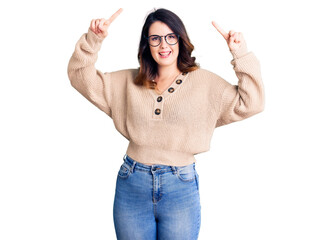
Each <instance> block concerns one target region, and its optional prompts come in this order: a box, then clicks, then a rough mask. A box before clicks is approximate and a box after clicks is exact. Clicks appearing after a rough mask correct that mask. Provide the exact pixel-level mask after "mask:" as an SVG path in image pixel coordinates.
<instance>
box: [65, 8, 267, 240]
mask: <svg viewBox="0 0 333 240" xmlns="http://www.w3.org/2000/svg"><path fill="white" fill-rule="evenodd" d="M121 11H122V9H119V10H118V11H117V12H116V13H115V14H114V15H112V16H111V17H110V18H109V19H107V20H106V19H97V20H92V21H91V25H90V28H89V29H88V33H86V34H83V35H82V37H81V38H80V40H79V41H78V43H77V44H76V47H75V51H74V53H73V56H72V57H71V59H70V62H69V65H68V76H69V79H70V81H71V84H72V86H73V87H74V88H75V89H77V90H78V91H79V92H80V93H81V94H82V95H83V96H84V97H85V98H87V99H88V100H89V101H91V102H92V103H93V104H94V105H96V106H97V107H98V108H99V109H101V110H102V111H104V112H105V113H106V114H107V115H109V116H110V117H111V118H112V119H113V122H114V124H115V127H116V129H117V130H118V131H119V132H120V133H121V134H122V135H123V136H124V137H125V138H126V139H128V140H129V145H128V149H127V151H126V154H125V156H124V158H123V160H124V162H123V163H122V165H121V167H120V170H119V172H118V176H117V183H116V192H115V199H114V206H113V211H114V212H113V217H114V224H115V230H116V234H117V238H118V239H173V240H175V239H182V240H184V239H191V240H193V239H197V238H198V235H199V229H200V222H201V206H200V196H199V179H198V173H197V171H196V169H195V163H196V160H195V158H194V155H195V154H198V153H201V152H205V151H208V150H209V144H210V140H211V137H212V134H213V131H214V129H215V128H217V127H219V126H222V125H225V124H229V123H232V122H235V121H239V120H242V119H245V118H248V117H250V116H252V115H254V114H256V113H259V112H261V111H262V110H263V108H264V90H263V84H262V81H261V74H260V66H259V62H258V60H257V58H256V57H255V56H254V54H253V53H252V52H248V51H247V47H246V43H245V41H244V38H243V36H242V34H241V33H238V32H234V31H230V32H229V33H226V32H224V31H223V30H222V29H221V28H220V27H218V26H217V25H216V24H215V23H214V22H213V25H214V26H215V28H216V29H217V30H218V31H219V32H220V33H221V34H222V36H223V37H224V39H225V40H226V41H227V44H228V46H229V49H230V51H231V54H232V56H233V60H232V61H231V63H232V65H233V66H234V70H235V72H236V75H237V77H238V79H239V82H238V86H234V85H231V84H230V83H228V82H227V81H225V80H224V79H223V78H221V77H219V76H217V75H215V74H213V73H211V72H209V71H207V70H204V69H200V68H199V67H198V65H197V64H196V63H195V58H194V57H192V56H191V53H192V51H193V49H194V47H193V45H192V44H191V42H190V40H189V37H188V35H187V33H186V30H185V27H184V25H183V23H182V21H181V20H180V18H179V17H178V16H177V15H175V14H174V13H173V12H171V11H169V10H166V9H158V10H156V11H154V12H152V13H150V14H149V15H148V17H147V18H146V21H145V24H144V26H143V29H142V33H141V40H140V46H139V53H138V58H139V62H140V68H139V69H129V70H121V71H116V72H111V73H102V72H100V71H99V70H96V69H95V67H94V64H95V62H96V60H97V53H98V51H99V50H100V47H101V44H102V42H103V40H104V39H105V38H106V36H107V35H108V32H107V30H108V27H109V26H110V24H111V22H112V21H113V20H114V19H115V18H116V17H117V16H118V15H119V14H120V13H121Z"/></svg>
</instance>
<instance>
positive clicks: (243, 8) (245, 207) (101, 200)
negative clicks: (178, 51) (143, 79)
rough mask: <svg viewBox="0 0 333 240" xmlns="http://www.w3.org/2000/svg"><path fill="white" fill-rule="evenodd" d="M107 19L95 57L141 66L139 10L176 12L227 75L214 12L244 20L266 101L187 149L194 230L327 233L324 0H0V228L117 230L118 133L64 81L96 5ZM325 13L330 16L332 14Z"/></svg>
mask: <svg viewBox="0 0 333 240" xmlns="http://www.w3.org/2000/svg"><path fill="white" fill-rule="evenodd" d="M119 7H123V8H124V12H123V13H122V14H121V15H120V16H119V18H118V19H117V20H116V21H115V22H114V23H113V24H112V25H111V27H110V29H109V36H108V38H107V39H106V40H105V41H104V43H103V46H102V49H101V51H100V53H99V59H98V62H97V63H96V67H97V68H98V69H100V70H102V71H104V72H110V71H114V70H119V69H126V68H133V67H134V68H135V67H138V62H137V58H136V57H137V48H138V44H139V37H140V31H141V28H142V25H143V22H144V18H145V16H146V15H147V13H148V12H149V11H151V10H152V9H153V8H154V7H157V8H158V7H164V8H167V9H170V10H172V11H174V12H175V13H176V14H177V15H179V16H180V17H181V18H182V20H183V22H184V24H185V26H186V27H187V31H188V33H189V36H190V38H191V41H192V42H193V44H194V46H195V51H194V55H195V56H196V57H197V61H198V62H199V63H200V65H201V67H202V68H205V69H208V70H210V71H212V72H215V73H217V74H219V75H220V76H222V77H223V78H225V79H226V80H228V81H229V82H231V83H233V84H237V78H236V75H235V74H234V72H233V69H232V65H231V64H230V61H231V60H232V59H231V54H230V52H229V49H228V46H227V44H226V42H225V40H224V39H223V38H222V36H221V35H219V33H218V32H217V31H216V30H215V28H214V27H213V26H212V25H211V21H212V20H215V21H217V22H218V23H219V24H220V26H221V27H223V28H224V29H225V30H226V31H229V30H231V29H233V30H235V31H240V32H242V33H243V34H244V37H245V40H246V42H247V45H248V49H249V50H250V51H253V52H254V53H255V54H256V56H257V57H258V59H259V60H260V63H261V68H262V75H263V80H264V85H265V90H266V108H265V111H264V112H262V113H260V114H258V115H255V116H253V117H251V118H249V119H247V120H244V121H241V122H237V123H232V124H230V125H227V126H224V127H220V128H217V129H216V130H215V132H214V136H213V138H212V142H211V149H210V151H209V152H206V153H202V154H200V155H196V159H197V170H198V173H199V175H200V193H201V204H202V223H201V231H200V236H199V239H203V240H206V239H226V240H238V239H241V240H244V239H256V240H267V239H269V240H273V239H274V240H275V239H278V240H281V239H283V240H289V239H290V240H296V239H300V240H305V239H306V240H307V239H314V240H317V239H320V240H329V239H330V240H332V239H333V229H332V226H333V204H332V203H333V176H332V172H333V163H332V160H333V154H332V133H333V131H332V125H331V124H332V120H333V117H332V115H333V114H332V97H331V95H332V87H333V84H332V81H333V78H332V70H331V69H332V54H333V49H332V42H333V34H332V24H331V23H332V21H333V18H332V14H331V7H329V1H322V0H317V1H304V0H303V1H290V0H289V1H286V0H284V1H258V0H257V1H246V0H238V1H236V0H233V1H211V0H205V1H198V2H195V1H179V0H177V1H173V0H169V1H165V0H163V1H162V0H154V1H147V0H146V1H133V2H130V1H123V0H122V1H110V0H109V1H107V0H95V1H82V0H80V1H79V0H75V1H71V0H68V1H66V2H65V1H61V3H58V2H57V1H36V0H30V1H11V2H7V3H6V5H5V4H4V3H3V2H2V3H1V6H0V24H1V38H0V41H1V42H0V46H1V52H0V59H1V68H0V74H1V75H0V79H1V87H0V104H1V118H0V121H1V125H0V138H1V139H0V140H1V145H0V148H1V149H0V158H1V162H0V194H1V196H0V239H2V240H11V239H35V240H39V239H43V240H45V239H48V240H49V239H50V240H51V239H52V240H53V239H57V240H58V239H64V240H67V239H70V240H72V239H80V240H83V239H98V240H103V239H116V237H115V232H114V226H113V219H112V209H113V198H114V190H115V183H116V176H117V172H118V170H119V167H120V165H121V163H122V161H123V160H122V157H123V155H124V153H125V151H126V149H127V144H128V142H127V140H126V139H125V138H124V137H122V136H121V135H120V134H119V133H118V132H117V131H116V129H115V128H114V125H113V122H112V119H110V118H109V117H108V116H107V115H106V114H105V113H103V112H102V111H100V110H98V109H97V108H96V107H95V106H94V105H92V104H91V103H90V102H88V101H87V100H86V99H84V98H83V97H82V96H81V95H80V94H79V93H78V92H77V91H76V90H75V89H74V88H72V87H71V85H70V83H69V80H68V77H67V64H68V61H69V58H70V57H71V55H72V53H73V51H74V46H75V43H76V42H77V40H78V39H79V38H80V36H81V35H82V34H83V33H85V32H86V31H87V30H88V27H89V24H90V21H91V19H93V18H102V17H103V18H108V17H109V16H111V15H112V14H113V13H114V12H115V11H116V10H117V9H118V8H119ZM330 15H331V16H330Z"/></svg>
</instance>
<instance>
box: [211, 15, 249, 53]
mask: <svg viewBox="0 0 333 240" xmlns="http://www.w3.org/2000/svg"><path fill="white" fill-rule="evenodd" d="M212 24H213V26H214V27H215V28H216V30H217V31H218V32H219V33H221V35H222V36H223V37H224V39H225V40H226V41H227V43H228V47H229V49H230V51H236V50H238V49H240V48H241V47H245V46H246V43H245V39H244V37H243V34H242V33H241V32H235V31H233V30H230V31H229V33H226V32H225V31H224V30H223V29H222V28H221V27H220V26H219V25H217V23H216V22H214V21H213V22H212Z"/></svg>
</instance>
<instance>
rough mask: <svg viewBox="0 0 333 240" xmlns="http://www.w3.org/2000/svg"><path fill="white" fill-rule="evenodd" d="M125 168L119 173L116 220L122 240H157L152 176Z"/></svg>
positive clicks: (115, 204) (115, 203)
mask: <svg viewBox="0 0 333 240" xmlns="http://www.w3.org/2000/svg"><path fill="white" fill-rule="evenodd" d="M127 170H128V169H126V167H125V168H123V169H122V168H121V169H120V176H119V174H118V177H117V184H116V192H115V199H114V206H113V219H114V226H115V230H116V235H117V239H119V240H141V239H142V240H156V221H155V217H154V208H153V203H152V199H151V198H152V196H151V193H152V187H151V186H152V183H151V181H152V180H151V176H150V177H149V175H148V174H147V173H145V172H140V171H135V172H133V173H129V174H127Z"/></svg>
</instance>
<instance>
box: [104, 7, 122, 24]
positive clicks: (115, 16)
mask: <svg viewBox="0 0 333 240" xmlns="http://www.w3.org/2000/svg"><path fill="white" fill-rule="evenodd" d="M122 11H123V9H122V8H119V9H118V11H117V12H115V13H114V14H113V15H112V16H111V17H110V18H109V19H108V20H107V23H108V24H110V23H112V22H113V21H114V20H115V19H116V18H117V17H118V16H119V14H120V13H121V12H122Z"/></svg>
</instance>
